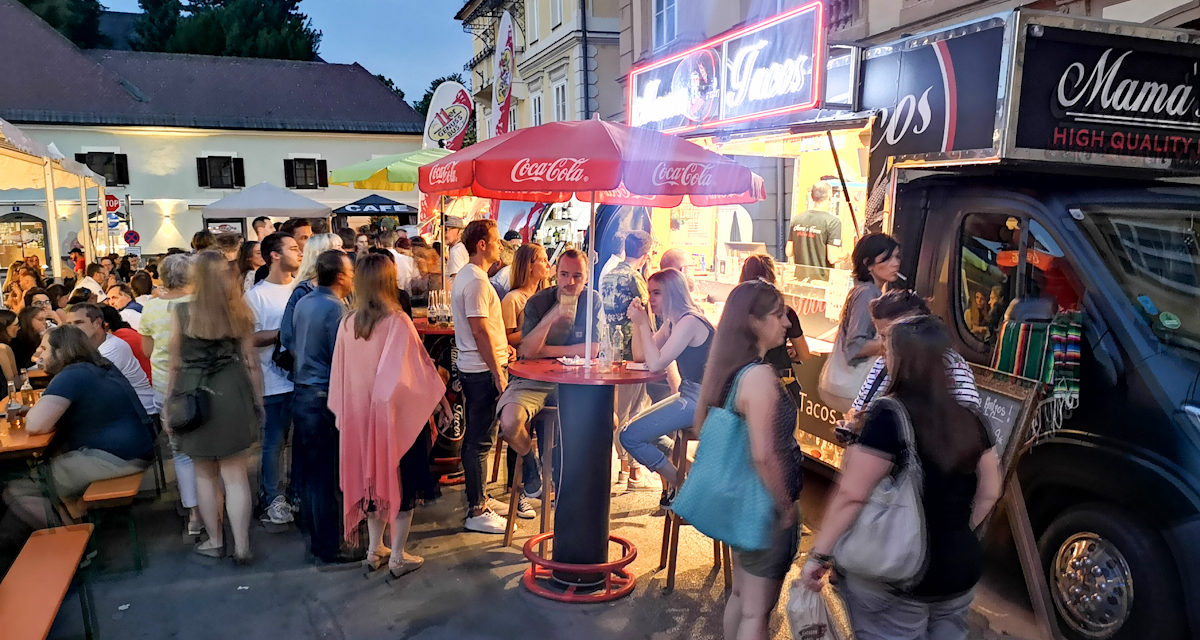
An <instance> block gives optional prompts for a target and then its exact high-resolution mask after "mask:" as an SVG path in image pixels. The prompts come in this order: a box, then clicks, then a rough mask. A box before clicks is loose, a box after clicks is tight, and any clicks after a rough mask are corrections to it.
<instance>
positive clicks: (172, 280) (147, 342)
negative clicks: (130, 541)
mask: <svg viewBox="0 0 1200 640" xmlns="http://www.w3.org/2000/svg"><path fill="white" fill-rule="evenodd" d="M191 297H192V256H191V254H187V253H176V254H173V255H169V256H167V257H166V258H164V259H163V261H162V288H160V289H159V291H158V297H155V298H150V299H149V300H147V301H146V302H145V303H143V305H142V322H141V324H140V325H138V332H139V333H141V334H142V352H143V353H145V354H146V355H148V356H149V357H150V376H149V378H150V384H151V385H152V386H153V387H154V399H155V401H156V402H157V404H158V406H160V407H162V408H163V412H162V413H161V414H160V416H161V417H162V419H163V420H164V421H165V420H167V419H168V417H169V416H168V415H167V407H166V398H167V391H168V389H167V387H168V376H169V361H170V359H171V358H170V345H171V340H172V339H173V338H174V330H175V325H174V324H173V323H172V322H171V318H172V317H173V316H174V315H175V307H177V306H179V305H181V304H184V303H186V302H187V301H188V300H191ZM168 435H170V434H168ZM170 440H171V451H172V457H173V459H174V463H175V477H176V478H178V479H179V501H180V503H182V504H183V508H184V509H186V510H187V511H188V522H187V525H186V529H185V531H186V533H187V535H189V536H192V537H195V536H198V535H200V534H201V533H202V532H203V530H204V525H203V523H202V522H201V520H200V509H199V507H198V504H199V500H198V499H197V497H196V470H195V466H194V465H193V464H192V459H191V458H190V457H188V455H187V454H186V453H184V452H183V451H182V450H180V448H179V442H178V439H177V438H174V437H172V438H170Z"/></svg>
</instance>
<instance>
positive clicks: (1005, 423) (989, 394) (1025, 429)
mask: <svg viewBox="0 0 1200 640" xmlns="http://www.w3.org/2000/svg"><path fill="white" fill-rule="evenodd" d="M971 369H972V371H973V372H974V374H975V386H976V388H978V389H979V410H980V413H982V415H983V419H984V422H985V423H986V424H987V427H988V430H989V431H991V434H992V438H993V439H994V440H995V441H996V451H997V452H998V453H999V454H1000V466H1001V468H1002V469H1003V470H1004V475H1005V476H1007V475H1008V472H1009V470H1010V469H1011V467H1012V463H1013V461H1014V459H1015V458H1016V455H1017V453H1019V452H1020V450H1021V445H1022V444H1023V443H1024V442H1025V441H1026V440H1028V439H1029V432H1030V429H1031V428H1032V426H1033V425H1032V423H1033V416H1034V411H1035V410H1036V407H1037V401H1038V394H1039V392H1040V389H1041V385H1040V384H1039V383H1038V382H1037V381H1036V380H1030V379H1028V378H1019V377H1017V376H1014V375H1011V374H1008V373H1004V372H1002V371H996V370H995V369H989V368H987V367H981V366H979V365H974V364H973V365H971Z"/></svg>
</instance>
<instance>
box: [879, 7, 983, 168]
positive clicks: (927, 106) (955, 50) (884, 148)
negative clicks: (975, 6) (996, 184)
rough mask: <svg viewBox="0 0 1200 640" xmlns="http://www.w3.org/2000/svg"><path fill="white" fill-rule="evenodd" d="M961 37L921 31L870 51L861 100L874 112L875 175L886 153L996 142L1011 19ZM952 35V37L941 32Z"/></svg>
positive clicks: (965, 148)
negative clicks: (917, 40) (917, 38)
mask: <svg viewBox="0 0 1200 640" xmlns="http://www.w3.org/2000/svg"><path fill="white" fill-rule="evenodd" d="M965 31H966V33H963V32H962V30H960V31H959V34H956V35H953V37H949V36H950V35H951V34H949V33H947V34H934V35H933V36H921V39H922V40H925V41H927V42H928V43H927V44H924V45H920V46H910V45H911V43H910V41H907V40H906V41H902V42H899V43H895V44H894V45H889V46H888V47H887V48H885V49H880V50H877V51H870V52H868V56H867V57H866V59H865V60H864V62H863V66H862V79H863V80H862V86H863V96H862V105H863V108H864V109H870V110H875V111H876V113H877V117H876V118H875V128H874V130H873V131H872V132H871V154H870V158H871V159H870V164H871V168H870V180H871V184H874V183H875V181H876V180H877V179H878V177H879V175H880V174H881V173H882V172H883V170H884V167H885V162H886V160H887V158H889V157H892V156H898V155H907V154H918V153H922V154H923V153H949V152H956V151H968V150H979V149H992V148H993V147H994V142H995V141H994V134H995V129H996V116H997V112H998V100H999V95H1000V71H1001V67H1002V62H1001V53H1002V50H1003V42H1004V22H1003V21H1002V20H990V21H987V22H984V23H980V24H978V25H975V26H974V27H973V28H965ZM942 36H946V37H942Z"/></svg>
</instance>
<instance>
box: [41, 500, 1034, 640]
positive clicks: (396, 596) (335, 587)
mask: <svg viewBox="0 0 1200 640" xmlns="http://www.w3.org/2000/svg"><path fill="white" fill-rule="evenodd" d="M826 490H827V484H825V483H823V482H822V481H821V480H820V479H819V478H817V479H810V480H809V481H808V482H807V484H806V487H805V494H806V498H805V502H806V503H807V502H818V501H819V500H820V499H821V496H822V495H823V493H824V492H825V491H826ZM490 492H491V493H492V494H493V495H499V494H500V493H502V492H503V488H502V487H501V486H499V485H493V486H492V487H490ZM657 501H658V493H657V492H656V491H642V492H625V493H621V494H620V495H616V496H614V497H613V502H612V529H611V530H612V533H613V534H615V535H618V536H622V537H625V538H628V539H630V540H631V541H633V543H634V544H635V545H636V547H637V549H638V556H637V558H636V560H635V561H634V562H633V564H632V565H631V569H632V572H633V573H634V575H635V576H636V578H637V587H636V590H635V591H634V592H633V593H632V594H630V595H629V596H627V597H625V598H623V599H621V600H618V601H615V602H610V603H602V604H584V605H579V604H562V603H557V602H552V601H549V600H546V599H543V598H540V597H538V596H535V595H533V594H531V593H530V592H529V591H527V590H526V589H525V588H524V587H523V586H521V584H520V581H521V576H522V574H523V573H524V571H525V569H526V567H527V566H528V563H527V562H526V560H525V558H524V556H523V555H522V554H521V552H520V550H519V545H521V544H523V543H524V542H525V540H527V539H528V538H529V537H530V536H532V535H533V534H534V533H536V532H537V520H518V521H517V524H518V528H517V536H516V540H515V541H514V545H513V547H511V548H504V547H502V540H501V536H498V535H485V534H478V533H469V532H464V531H463V530H462V519H463V512H464V508H465V505H464V502H465V501H464V498H463V495H462V490H461V487H448V488H446V490H445V492H444V495H443V497H442V498H440V499H439V500H437V501H435V502H433V503H431V504H429V505H425V506H423V507H420V508H418V511H417V514H416V518H415V521H414V527H413V532H412V535H411V539H410V542H409V545H408V550H409V551H410V552H412V553H416V554H418V555H422V556H424V557H425V560H426V564H425V566H424V567H423V568H421V569H420V570H419V571H417V572H415V573H412V574H410V575H408V576H404V577H403V578H401V579H399V580H395V581H391V580H388V579H385V576H386V571H380V572H376V573H374V574H370V575H365V574H364V573H363V571H362V569H361V568H360V567H358V566H351V567H349V568H339V569H332V570H331V569H329V568H325V569H318V568H316V567H314V566H313V565H311V564H309V563H308V562H306V560H305V549H306V545H305V541H304V538H303V536H302V535H301V534H300V533H299V532H298V531H297V530H296V529H295V528H294V527H288V528H285V529H284V530H283V531H281V532H275V533H272V532H269V531H268V530H267V529H266V528H265V527H263V526H262V525H259V524H258V523H257V522H256V523H255V524H254V525H253V527H252V533H251V537H252V545H253V550H254V554H255V562H254V564H253V565H251V566H249V567H238V566H235V565H234V564H233V563H232V561H230V560H228V559H226V560H223V561H218V560H212V559H209V558H204V557H201V556H198V555H195V554H193V553H192V552H191V540H190V539H188V538H185V537H184V536H183V535H182V531H183V519H182V518H180V517H179V516H178V515H177V513H176V509H175V507H174V502H173V500H172V497H171V496H170V495H168V494H164V496H163V497H161V498H158V499H143V500H141V501H139V503H138V504H136V505H135V507H134V509H133V513H134V516H135V518H136V522H137V526H138V533H139V535H140V537H141V539H142V542H143V544H144V545H145V547H146V553H147V556H148V559H149V565H148V566H147V567H146V568H145V570H144V571H143V572H142V573H141V574H140V575H138V574H134V573H132V572H129V571H125V572H121V571H120V569H121V568H122V567H128V565H129V563H130V544H129V539H128V534H127V531H126V529H125V527H124V526H123V525H122V523H121V522H120V520H119V519H115V520H110V521H108V522H107V523H106V524H105V525H104V526H103V527H102V528H101V529H100V531H99V532H98V536H99V548H100V555H99V556H98V557H97V558H96V559H95V560H94V563H95V565H94V571H93V573H94V574H97V575H94V576H93V578H92V592H93V596H94V599H95V603H96V607H97V611H98V617H99V626H100V636H99V637H100V638H103V639H115V638H119V639H122V640H136V639H141V638H146V639H154V640H160V639H166V638H172V639H174V638H178V639H192V638H195V639H205V640H208V639H211V638H289V639H297V640H298V639H308V638H312V639H318V638H319V639H340V638H354V639H357V638H412V639H419V640H446V639H450V640H485V639H493V638H494V639H497V640H499V639H509V638H531V639H537V640H544V639H545V640H548V639H557V638H563V639H567V640H588V639H591V638H621V639H647V640H666V639H672V638H689V639H696V640H707V639H714V640H716V639H719V638H721V614H722V611H723V607H724V602H725V592H724V588H723V587H724V581H723V578H722V576H721V574H720V573H719V570H717V569H715V568H714V566H713V547H712V542H711V540H709V539H708V538H705V537H704V536H703V535H701V534H700V533H698V532H696V531H695V530H694V529H691V528H690V527H684V528H683V534H682V536H681V544H680V553H679V568H678V573H677V578H676V586H675V589H674V591H673V592H670V593H668V592H665V590H664V585H665V582H666V572H665V570H664V571H659V570H658V569H657V567H658V558H659V548H660V542H661V539H662V527H663V518H659V517H653V516H652V515H651V513H652V512H653V511H654V510H655V508H656V506H657ZM817 511H818V508H817V507H816V506H812V507H809V506H808V505H807V504H806V514H805V515H806V521H808V522H809V524H810V525H812V526H819V523H818V522H816V520H817V518H816V516H813V515H811V514H814V513H816V512H817ZM809 544H811V536H807V535H806V536H804V537H803V538H802V551H807V549H808V546H809ZM800 562H802V560H800V559H798V561H797V564H796V565H795V566H793V569H792V573H791V575H789V576H788V578H787V580H786V581H785V585H784V596H783V598H782V599H781V602H780V605H779V607H778V609H777V611H776V615H775V616H774V617H773V620H772V632H773V635H772V637H773V640H774V639H778V640H783V639H786V638H790V637H791V634H790V631H789V629H788V627H787V623H786V621H785V618H784V614H783V607H784V602H785V601H786V599H787V595H786V594H787V589H788V586H789V585H790V583H791V581H792V579H793V578H794V577H795V575H796V573H797V572H798V571H799V563H800ZM1009 583H1011V580H1009ZM1009 586H1011V584H1010V585H1009ZM1006 588H1007V587H1004V585H1003V581H1002V582H1001V587H1000V588H999V589H991V591H994V592H995V593H994V594H992V595H987V593H984V592H988V589H987V588H984V589H981V595H980V598H977V603H976V607H975V610H974V611H972V613H971V618H970V623H971V636H970V637H971V638H973V639H985V638H986V639H989V640H990V639H992V638H1012V637H1021V636H1019V635H1006V634H1005V633H1003V632H1002V631H1001V630H1000V629H1002V628H1004V627H1005V626H1008V627H1009V628H1020V626H1021V625H1020V624H1019V623H1020V622H1021V621H1022V619H1023V618H1022V614H1021V611H1020V607H1021V605H1015V606H1014V605H1013V603H1012V602H1011V601H1010V600H1009V599H1008V598H1009V595H1010V594H1007V593H1006V591H1005V590H1006ZM1023 596H1024V594H1023V593H1021V594H1020V597H1023ZM989 598H990V600H988V599H989ZM984 600H986V601H987V602H983V603H982V605H983V606H981V601H984ZM985 612H986V613H987V614H988V615H987V616H986V617H985V615H983V614H984V613H985ZM1026 617H1027V614H1026ZM82 629H83V627H82V621H81V616H80V611H79V606H78V603H77V601H76V600H75V597H74V595H73V594H72V595H68V599H67V601H66V602H64V604H63V607H62V610H61V612H60V615H59V619H58V620H57V621H56V622H55V626H54V629H53V630H52V632H51V634H50V637H51V638H76V637H80V636H81V635H82Z"/></svg>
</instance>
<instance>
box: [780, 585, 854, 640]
mask: <svg viewBox="0 0 1200 640" xmlns="http://www.w3.org/2000/svg"><path fill="white" fill-rule="evenodd" d="M786 609H787V618H788V623H789V624H790V625H791V626H792V637H793V638H795V640H854V630H853V628H852V626H851V625H850V617H849V615H847V612H846V604H845V603H844V602H843V601H842V599H841V595H840V594H839V593H838V592H837V589H836V588H835V587H834V586H833V585H831V584H829V580H828V579H824V580H822V582H821V591H820V592H814V591H810V590H808V589H807V588H806V587H805V586H804V583H803V582H802V581H801V580H800V579H796V580H793V581H792V586H791V587H790V588H789V589H788V603H787V608H786ZM831 609H832V611H831Z"/></svg>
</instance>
